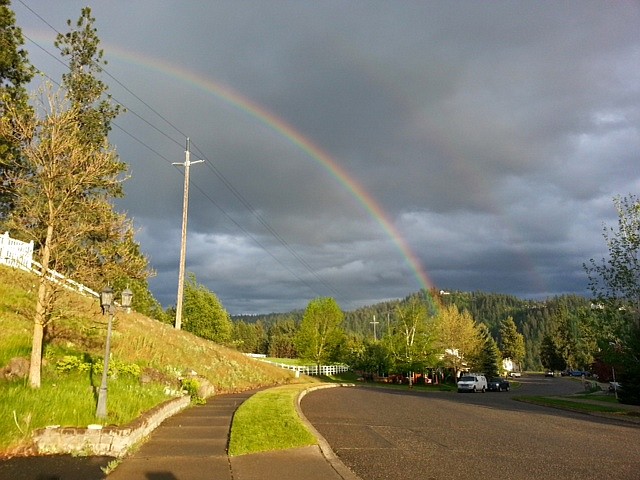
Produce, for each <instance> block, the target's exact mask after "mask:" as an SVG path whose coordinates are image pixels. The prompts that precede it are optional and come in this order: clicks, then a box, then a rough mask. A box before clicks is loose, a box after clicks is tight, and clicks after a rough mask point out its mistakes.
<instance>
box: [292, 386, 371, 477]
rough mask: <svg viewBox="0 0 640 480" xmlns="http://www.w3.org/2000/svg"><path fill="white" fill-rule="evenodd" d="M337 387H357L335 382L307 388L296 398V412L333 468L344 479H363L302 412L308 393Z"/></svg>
mask: <svg viewBox="0 0 640 480" xmlns="http://www.w3.org/2000/svg"><path fill="white" fill-rule="evenodd" d="M336 387H355V384H353V383H334V384H326V385H318V386H314V387H310V388H307V389H305V390H303V391H302V392H300V394H299V395H298V398H297V400H296V412H297V414H298V416H299V417H300V420H302V423H304V425H305V426H306V427H307V428H308V429H309V431H310V432H311V433H312V434H313V435H315V437H316V438H317V439H318V446H319V447H320V451H321V452H322V455H323V456H324V458H325V460H326V461H327V462H328V463H329V465H330V466H331V468H333V469H334V470H335V471H336V473H337V474H338V475H339V476H340V477H341V478H342V479H343V480H362V479H361V478H360V477H358V476H357V475H356V474H355V473H353V472H352V471H351V470H349V468H348V467H347V466H346V465H345V464H344V463H342V460H340V458H338V456H337V455H336V454H335V453H334V452H333V450H332V449H331V446H330V445H329V443H328V442H327V441H326V440H325V439H324V437H323V436H322V435H320V432H318V431H317V430H316V428H315V427H314V426H313V425H311V422H309V420H307V417H305V416H304V414H303V413H302V408H300V402H301V401H302V399H303V398H304V396H305V395H306V394H307V393H309V392H313V391H314V390H321V389H324V388H336Z"/></svg>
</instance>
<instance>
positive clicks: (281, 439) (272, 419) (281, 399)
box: [229, 384, 317, 456]
mask: <svg viewBox="0 0 640 480" xmlns="http://www.w3.org/2000/svg"><path fill="white" fill-rule="evenodd" d="M309 386H310V385H309V384H307V385H304V384H303V385H290V386H282V387H276V388H272V389H269V390H264V391H262V392H258V393H256V394H255V395H253V396H252V397H250V398H249V399H248V400H246V401H245V402H244V403H243V404H242V405H241V406H240V408H238V410H237V411H236V413H235V415H234V418H233V425H232V427H231V439H230V442H229V455H231V456H237V455H245V454H249V453H258V452H267V451H273V450H283V449H287V448H295V447H303V446H307V445H315V444H316V443H317V439H316V438H315V437H314V436H313V435H312V434H311V432H309V430H307V428H306V427H305V426H304V424H303V423H302V421H301V420H300V418H299V417H298V415H297V413H296V406H295V405H296V404H295V402H296V401H297V398H298V395H300V393H301V392H302V391H303V390H304V389H306V388H308V387H309Z"/></svg>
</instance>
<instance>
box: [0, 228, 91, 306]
mask: <svg viewBox="0 0 640 480" xmlns="http://www.w3.org/2000/svg"><path fill="white" fill-rule="evenodd" d="M0 264H3V265H7V266H9V267H13V268H19V269H20V270H25V271H27V272H32V273H35V274H36V275H38V276H42V275H44V274H45V272H44V269H43V268H42V265H41V264H40V263H38V262H36V261H35V260H34V259H33V241H31V242H28V243H27V242H22V241H20V240H16V239H15V238H11V237H10V236H9V232H5V233H4V235H0ZM46 278H47V279H48V280H50V281H52V282H54V283H57V284H59V285H61V286H63V287H64V288H68V289H69V290H73V291H74V292H78V293H81V294H83V295H87V294H88V295H92V296H94V297H97V298H100V294H99V293H98V292H96V291H94V290H92V289H90V288H89V287H85V286H84V285H82V284H81V283H78V282H76V281H74V280H71V279H70V278H67V277H65V276H64V275H62V274H61V273H58V272H56V271H55V270H51V269H48V270H47V271H46Z"/></svg>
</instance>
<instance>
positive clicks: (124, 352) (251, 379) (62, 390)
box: [0, 266, 296, 454]
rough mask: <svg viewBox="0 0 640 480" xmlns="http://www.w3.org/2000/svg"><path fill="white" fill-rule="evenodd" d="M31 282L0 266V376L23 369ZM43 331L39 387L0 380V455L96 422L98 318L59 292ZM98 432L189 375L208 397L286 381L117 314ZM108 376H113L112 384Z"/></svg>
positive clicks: (168, 329)
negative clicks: (38, 432) (14, 366)
mask: <svg viewBox="0 0 640 480" xmlns="http://www.w3.org/2000/svg"><path fill="white" fill-rule="evenodd" d="M36 280H37V279H36V277H34V276H33V275H30V274H28V273H24V272H21V271H18V270H14V269H11V268H8V267H5V266H0V332H1V333H0V369H1V368H2V367H4V366H5V365H7V364H8V363H9V361H10V360H11V359H12V358H16V357H22V358H26V359H29V357H30V351H31V335H32V329H33V315H34V310H35V303H36V291H37V282H36ZM58 305H59V307H58V310H57V311H56V312H54V318H55V319H54V321H53V322H52V324H51V326H50V327H48V328H47V335H46V338H47V340H46V345H45V349H44V362H43V368H42V386H41V388H40V389H35V390H34V389H31V388H29V386H28V381H27V379H10V380H6V379H4V378H0V454H2V453H4V454H10V453H15V452H19V451H24V450H28V448H29V443H30V442H29V439H30V436H31V432H32V431H33V430H34V429H37V428H42V427H45V426H47V425H62V426H86V425H88V424H90V423H100V422H98V421H96V419H95V416H94V414H95V406H96V392H97V389H96V387H98V386H99V383H100V377H101V372H102V361H103V357H104V344H105V339H106V324H107V317H106V316H103V315H102V314H101V309H100V305H99V301H98V300H97V299H95V298H93V297H83V296H81V295H78V294H75V293H72V292H67V291H64V292H62V294H61V297H60V301H59V304H58ZM110 362H111V363H110V368H109V370H110V372H112V373H111V376H110V378H109V386H108V410H109V413H108V418H107V419H106V422H103V423H107V424H115V425H123V424H126V423H128V422H130V421H131V420H133V419H134V418H136V417H137V416H139V415H140V414H141V413H143V412H144V411H146V410H149V409H151V408H153V407H154V406H156V405H158V404H159V403H162V402H164V401H166V400H168V399H169V398H170V396H169V394H168V393H167V390H175V389H176V388H178V386H179V380H178V378H179V377H181V376H185V375H187V374H188V373H189V372H196V373H197V375H198V377H199V378H200V382H201V383H204V382H205V381H208V382H209V383H210V384H211V385H213V387H214V388H215V390H216V392H217V393H228V392H237V391H243V390H249V389H254V388H258V387H262V386H270V385H278V384H284V383H292V382H294V381H296V380H295V379H293V378H292V374H291V372H289V371H286V370H281V369H278V368H275V367H272V366H270V365H268V364H265V363H262V362H259V361H257V360H253V359H251V358H248V357H246V356H244V355H243V354H241V353H239V352H237V351H235V350H232V349H229V348H225V347H223V346H221V345H217V344H214V343H212V342H210V341H207V340H204V339H201V338H198V337H195V336H194V335H192V334H190V333H188V332H184V331H176V330H175V329H174V328H173V327H172V326H170V325H166V324H162V323H160V322H158V321H156V320H152V319H149V318H147V317H144V316H142V315H139V314H137V313H135V312H132V313H130V314H126V313H124V312H118V313H117V314H116V317H115V321H114V327H113V334H112V340H111V360H110ZM113 373H115V375H114V374H113Z"/></svg>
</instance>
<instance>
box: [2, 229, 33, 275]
mask: <svg viewBox="0 0 640 480" xmlns="http://www.w3.org/2000/svg"><path fill="white" fill-rule="evenodd" d="M32 261H33V240H32V241H30V242H29V243H27V242H22V241H20V240H16V239H15V238H11V237H10V236H9V232H5V233H4V235H0V263H2V264H4V265H8V266H10V267H13V268H20V269H22V270H27V271H29V270H31V262H32Z"/></svg>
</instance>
